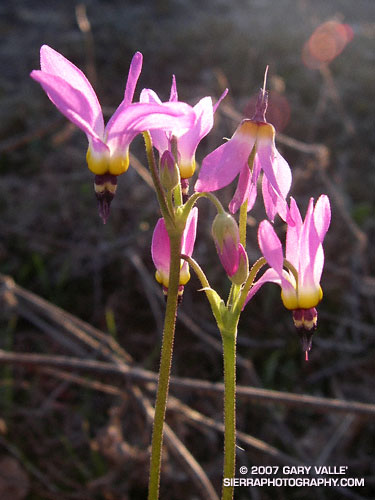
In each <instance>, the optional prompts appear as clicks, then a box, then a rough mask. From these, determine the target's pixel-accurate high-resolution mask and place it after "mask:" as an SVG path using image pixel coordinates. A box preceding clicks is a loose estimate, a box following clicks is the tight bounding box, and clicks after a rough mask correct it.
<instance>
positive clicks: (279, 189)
mask: <svg viewBox="0 0 375 500" xmlns="http://www.w3.org/2000/svg"><path fill="white" fill-rule="evenodd" d="M267 104H268V97H267V92H266V91H265V89H264V88H263V89H261V90H260V93H259V96H258V101H257V104H256V110H255V115H254V117H253V118H252V119H251V120H250V119H245V120H243V121H242V122H241V123H240V125H239V126H238V128H237V130H236V131H235V132H234V134H233V136H232V138H231V139H229V140H228V141H227V142H226V143H225V144H222V145H221V146H219V147H218V148H217V149H215V150H214V151H213V152H212V153H210V154H209V155H207V156H206V157H205V158H204V160H203V162H202V167H201V170H200V172H199V176H198V180H197V182H196V184H195V190H196V191H199V192H202V191H216V190H218V189H221V188H223V187H225V186H227V185H228V184H230V183H231V182H232V181H233V180H234V178H235V177H236V176H237V175H239V178H238V184H237V189H236V192H235V194H234V196H233V198H232V201H231V202H230V204H229V210H230V211H231V212H232V213H235V212H237V210H238V209H239V207H240V206H241V205H242V204H243V203H245V202H246V201H247V210H248V211H249V210H250V209H251V208H252V207H253V205H254V203H255V199H256V196H257V180H258V177H259V175H260V173H261V171H263V181H262V192H263V200H264V205H265V209H266V213H267V216H268V218H269V219H270V220H271V221H273V220H274V217H275V215H276V213H278V214H279V215H280V217H282V219H283V220H287V218H288V207H287V203H286V200H285V198H286V196H287V194H288V192H289V189H290V186H291V182H292V174H291V171H290V167H289V165H288V163H287V162H286V160H284V158H283V157H282V156H281V154H280V153H279V152H278V151H277V149H276V146H275V129H274V127H273V126H272V125H271V124H270V123H267V121H266V119H265V113H266V110H267ZM288 220H289V219H288ZM289 221H290V220H289Z"/></svg>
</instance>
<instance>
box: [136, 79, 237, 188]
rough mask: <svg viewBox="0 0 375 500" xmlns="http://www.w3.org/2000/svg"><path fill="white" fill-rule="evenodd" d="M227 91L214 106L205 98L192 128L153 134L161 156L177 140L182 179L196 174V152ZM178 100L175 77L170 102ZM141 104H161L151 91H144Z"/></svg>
mask: <svg viewBox="0 0 375 500" xmlns="http://www.w3.org/2000/svg"><path fill="white" fill-rule="evenodd" d="M227 93H228V89H226V90H225V91H224V92H223V94H222V95H221V97H220V99H219V100H218V101H217V103H216V104H215V105H214V106H213V105H212V99H211V97H203V99H201V100H200V101H199V102H198V103H197V104H196V105H195V106H194V107H193V110H194V113H195V120H194V123H193V124H192V126H191V127H190V128H189V129H188V130H186V129H184V128H182V127H175V128H174V129H172V130H171V131H169V132H162V131H160V130H157V131H154V132H151V137H152V142H153V145H154V146H155V148H156V149H157V150H158V151H159V154H160V156H161V155H162V154H163V153H164V151H166V150H169V151H171V149H172V147H171V141H172V138H174V139H175V140H177V150H178V166H179V169H180V175H181V178H182V179H189V178H190V177H192V175H193V174H194V172H195V168H196V161H195V152H196V150H197V147H198V145H199V143H200V141H201V140H202V139H203V137H205V136H206V135H207V134H208V133H209V132H210V130H211V129H212V127H213V124H214V113H215V111H216V109H217V107H218V106H219V104H220V102H221V101H222V99H224V97H225V96H226V95H227ZM177 99H178V94H177V87H176V79H175V77H174V76H173V79H172V86H171V92H170V97H169V102H175V101H177ZM140 101H141V102H152V103H160V102H161V101H160V99H159V97H158V95H157V94H156V93H155V92H154V91H153V90H151V89H143V90H142V92H141V97H140Z"/></svg>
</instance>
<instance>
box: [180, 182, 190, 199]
mask: <svg viewBox="0 0 375 500" xmlns="http://www.w3.org/2000/svg"><path fill="white" fill-rule="evenodd" d="M181 192H182V202H183V203H186V202H187V200H188V198H189V179H181Z"/></svg>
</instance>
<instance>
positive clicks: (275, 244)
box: [258, 220, 284, 277]
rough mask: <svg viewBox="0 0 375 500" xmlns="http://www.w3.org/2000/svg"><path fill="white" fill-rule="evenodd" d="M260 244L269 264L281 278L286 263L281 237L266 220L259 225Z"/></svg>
mask: <svg viewBox="0 0 375 500" xmlns="http://www.w3.org/2000/svg"><path fill="white" fill-rule="evenodd" d="M258 242H259V247H260V249H261V251H262V254H263V255H264V257H265V259H266V260H267V262H268V264H269V265H270V266H271V267H273V269H275V271H276V272H277V273H278V274H279V276H280V277H281V275H282V271H283V261H284V256H283V248H282V245H281V242H280V240H279V237H278V236H277V234H276V233H275V230H274V228H273V227H272V225H271V224H270V223H269V222H268V220H264V221H262V222H261V223H260V224H259V229H258Z"/></svg>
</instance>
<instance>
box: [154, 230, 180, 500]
mask: <svg viewBox="0 0 375 500" xmlns="http://www.w3.org/2000/svg"><path fill="white" fill-rule="evenodd" d="M181 237H182V235H181V234H178V235H176V234H175V235H171V234H170V235H169V239H170V249H171V260H170V271H169V286H168V298H167V305H166V311H165V319H164V330H163V343H162V350H161V359H160V369H159V380H158V389H157V394H156V403H155V416H154V426H153V432H152V442H151V459H150V479H149V490H148V500H157V499H158V498H159V485H160V468H161V454H162V446H163V425H164V418H165V411H166V405H167V397H168V390H169V378H170V371H171V364H172V353H173V340H174V332H175V325H176V314H177V305H178V288H179V278H180V253H181Z"/></svg>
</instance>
